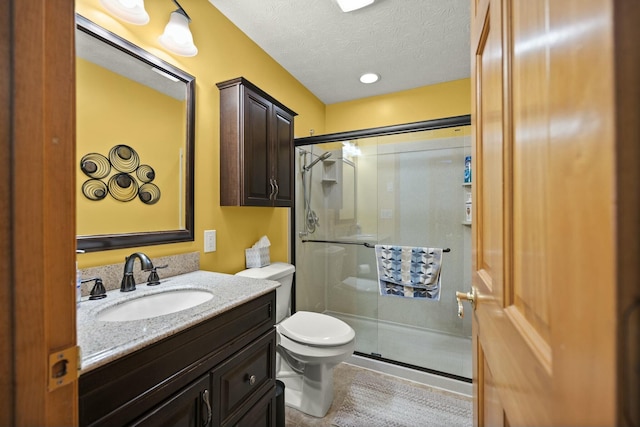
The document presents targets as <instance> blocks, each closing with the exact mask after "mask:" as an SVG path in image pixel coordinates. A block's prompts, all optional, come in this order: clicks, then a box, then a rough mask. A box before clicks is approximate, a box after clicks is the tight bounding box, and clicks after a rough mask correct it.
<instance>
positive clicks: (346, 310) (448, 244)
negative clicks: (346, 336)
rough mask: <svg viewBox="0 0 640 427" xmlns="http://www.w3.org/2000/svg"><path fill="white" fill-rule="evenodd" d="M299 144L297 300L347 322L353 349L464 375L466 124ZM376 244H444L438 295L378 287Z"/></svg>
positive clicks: (467, 349) (467, 359) (467, 362)
mask: <svg viewBox="0 0 640 427" xmlns="http://www.w3.org/2000/svg"><path fill="white" fill-rule="evenodd" d="M297 152H298V160H299V162H298V163H299V164H298V165H297V173H298V175H297V176H298V177H299V178H300V185H299V186H298V187H300V188H298V187H297V188H298V190H299V191H298V194H297V197H298V199H297V200H303V201H304V203H296V212H295V215H296V224H297V232H298V235H297V236H296V264H297V267H298V270H297V279H296V286H297V297H296V302H297V309H298V310H311V311H318V312H323V313H326V314H329V315H332V316H335V317H337V318H339V319H342V320H343V321H345V322H347V323H348V324H349V325H351V327H352V328H353V329H354V330H355V331H356V352H357V353H358V354H360V355H365V356H369V357H375V358H382V359H384V360H387V361H391V362H392V363H398V364H403V365H409V366H412V367H417V368H419V369H423V370H427V371H433V372H437V373H442V374H445V375H448V376H453V377H460V378H471V339H470V337H471V322H470V319H459V318H458V317H457V304H456V300H455V291H456V290H457V289H465V288H466V287H468V286H470V260H471V228H470V225H468V224H467V225H465V224H464V219H465V212H464V206H465V201H466V199H465V191H466V189H467V187H464V186H463V185H462V182H463V175H464V159H465V157H466V156H467V155H468V154H469V152H470V136H469V131H468V127H458V128H454V129H438V130H427V131H421V132H413V133H408V134H398V135H385V136H376V137H368V138H360V139H354V140H350V141H340V142H328V143H323V144H316V145H313V146H311V145H309V146H298V147H297ZM327 153H330V154H327ZM316 159H321V160H318V161H317V162H316V163H315V164H313V166H312V167H311V168H309V165H310V164H312V163H313V162H314V161H315V160H316ZM302 181H304V182H305V185H306V186H307V187H305V188H306V190H304V189H303V188H302V185H301V184H302ZM303 190H304V191H303ZM309 224H312V225H313V226H311V227H309V226H308V225H309ZM376 244H387V245H396V246H420V247H422V246H427V247H435V248H449V249H450V250H451V251H450V252H447V253H446V254H444V255H443V263H442V290H441V297H440V300H439V301H430V300H420V299H417V298H405V297H394V296H386V295H381V294H380V286H379V281H378V274H377V262H376V256H375V250H374V247H375V245H376Z"/></svg>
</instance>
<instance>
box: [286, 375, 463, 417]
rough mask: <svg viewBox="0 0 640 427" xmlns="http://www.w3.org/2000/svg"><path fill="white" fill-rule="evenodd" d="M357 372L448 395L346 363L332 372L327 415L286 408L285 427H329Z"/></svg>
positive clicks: (443, 391) (425, 386) (445, 392)
mask: <svg viewBox="0 0 640 427" xmlns="http://www.w3.org/2000/svg"><path fill="white" fill-rule="evenodd" d="M359 372H364V373H366V374H367V375H374V376H380V377H385V378H387V379H394V380H395V381H399V382H404V383H409V384H412V385H415V386H417V387H424V388H426V389H429V390H432V391H436V392H441V393H443V394H449V393H448V392H447V391H445V390H440V389H434V388H432V387H429V386H427V385H422V384H417V383H414V382H411V381H407V380H404V379H401V378H397V377H393V376H390V375H386V374H383V373H380V372H376V371H372V370H370V369H366V368H361V367H358V366H355V365H351V364H348V363H341V364H340V365H338V366H337V367H336V368H335V369H334V371H333V404H332V405H331V408H329V412H328V413H327V415H326V416H325V417H324V418H316V417H312V416H309V415H306V414H304V413H302V412H300V411H297V410H295V409H293V408H289V407H288V406H286V407H285V417H286V420H285V421H286V427H330V426H331V422H332V421H333V418H334V416H335V415H336V413H337V412H338V410H339V409H340V407H341V406H342V402H343V401H344V399H345V397H346V395H347V392H348V391H349V387H350V385H351V382H352V381H353V379H354V377H355V376H356V374H358V373H359ZM285 393H286V390H285ZM456 396H459V395H456ZM469 400H471V398H469Z"/></svg>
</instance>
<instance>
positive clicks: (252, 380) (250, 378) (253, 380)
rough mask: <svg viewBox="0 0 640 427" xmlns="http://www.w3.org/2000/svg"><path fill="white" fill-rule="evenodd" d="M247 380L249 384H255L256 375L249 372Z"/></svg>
mask: <svg viewBox="0 0 640 427" xmlns="http://www.w3.org/2000/svg"><path fill="white" fill-rule="evenodd" d="M247 381H248V382H249V385H254V384H255V383H256V376H255V375H249V374H247Z"/></svg>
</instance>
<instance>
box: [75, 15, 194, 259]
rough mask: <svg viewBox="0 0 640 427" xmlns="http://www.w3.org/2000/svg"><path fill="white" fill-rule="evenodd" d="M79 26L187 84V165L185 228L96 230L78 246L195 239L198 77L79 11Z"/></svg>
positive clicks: (80, 238) (79, 240)
mask: <svg viewBox="0 0 640 427" xmlns="http://www.w3.org/2000/svg"><path fill="white" fill-rule="evenodd" d="M76 28H77V29H78V30H80V31H82V32H84V33H87V34H89V35H90V36H93V37H95V38H97V39H98V40H100V41H102V42H104V43H106V44H108V45H110V46H112V47H114V48H116V49H118V50H120V51H122V52H124V53H126V54H127V55H131V56H133V57H134V58H136V59H138V60H140V61H143V62H145V63H147V64H149V65H151V66H153V67H156V68H159V69H160V70H162V71H164V72H165V73H167V74H170V75H172V76H174V77H176V78H177V79H179V80H180V81H182V82H184V83H185V85H186V91H187V96H186V107H187V108H186V110H187V111H186V113H187V114H186V115H187V117H186V118H187V123H186V130H187V132H186V150H185V151H186V152H185V159H186V167H185V201H184V202H185V203H184V206H185V216H184V218H185V228H184V229H177V230H163V231H153V232H140V233H122V234H96V235H86V236H76V239H77V240H76V244H77V248H78V249H81V250H84V251H85V252H97V251H105V250H110V249H121V248H131V247H137V246H149V245H159V244H166V243H178V242H192V241H194V147H195V133H194V131H195V84H196V78H195V77H194V76H192V75H190V74H188V73H186V72H184V71H182V70H180V69H179V68H177V67H175V66H173V65H171V64H169V63H168V62H165V61H163V60H161V59H160V58H158V57H156V56H154V55H153V54H151V53H149V52H147V51H146V50H144V49H142V48H140V47H139V46H136V45H134V44H133V43H131V42H129V41H128V40H125V39H123V38H122V37H120V36H118V35H116V34H114V33H112V32H110V31H108V30H106V29H104V28H102V27H100V26H99V25H97V24H95V23H94V22H92V21H90V20H88V19H87V18H85V17H83V16H82V15H79V14H76Z"/></svg>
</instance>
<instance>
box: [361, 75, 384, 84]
mask: <svg viewBox="0 0 640 427" xmlns="http://www.w3.org/2000/svg"><path fill="white" fill-rule="evenodd" d="M378 80H380V76H379V75H377V74H376V73H365V74H363V75H361V76H360V81H361V82H362V83H364V84H370V83H375V82H377V81H378Z"/></svg>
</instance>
